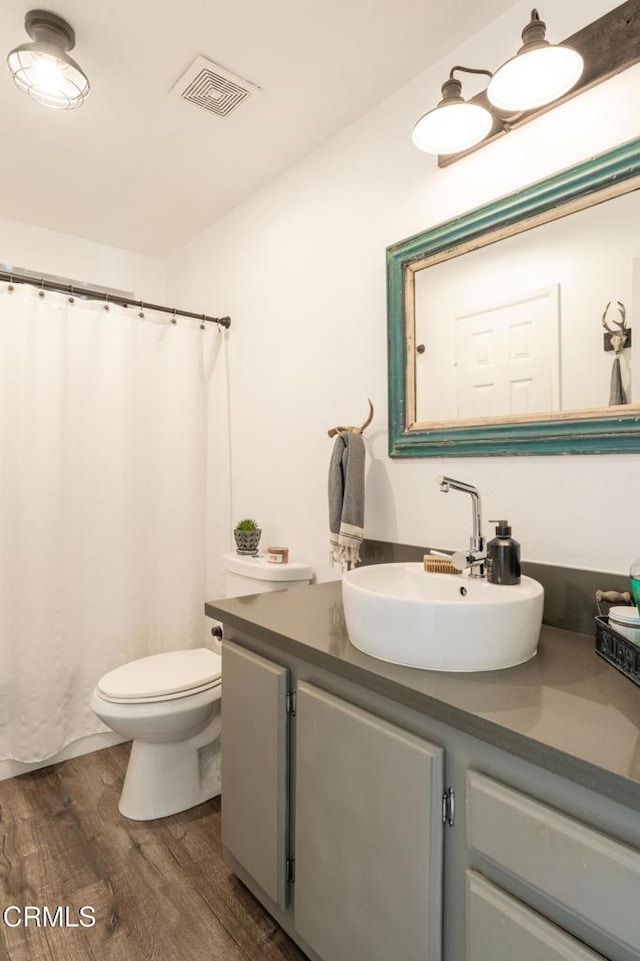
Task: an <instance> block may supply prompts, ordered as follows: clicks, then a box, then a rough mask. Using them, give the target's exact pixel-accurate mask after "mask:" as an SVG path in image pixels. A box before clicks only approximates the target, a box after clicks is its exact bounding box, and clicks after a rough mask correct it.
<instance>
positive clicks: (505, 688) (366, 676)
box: [205, 581, 640, 811]
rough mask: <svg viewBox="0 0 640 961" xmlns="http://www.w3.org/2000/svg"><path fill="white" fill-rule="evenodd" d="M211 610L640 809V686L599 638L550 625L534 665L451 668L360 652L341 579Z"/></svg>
mask: <svg viewBox="0 0 640 961" xmlns="http://www.w3.org/2000/svg"><path fill="white" fill-rule="evenodd" d="M205 611H206V613H207V614H208V615H209V616H210V617H215V618H217V619H218V620H220V621H222V622H223V623H224V624H226V625H228V626H229V627H235V628H237V629H238V630H241V631H244V632H245V633H248V634H252V635H253V636H255V637H257V638H259V639H260V640H262V641H265V642H267V643H268V644H269V645H271V646H272V648H273V650H274V656H275V653H276V652H277V651H282V652H284V653H288V654H292V655H295V656H297V657H299V658H301V659H303V660H306V661H310V662H312V663H314V664H316V665H318V666H320V667H323V668H325V669H326V670H329V671H332V672H334V673H335V674H338V675H339V676H340V677H343V678H345V679H346V680H349V681H352V682H353V683H355V684H359V685H361V686H363V687H366V688H368V689H369V690H372V691H376V692H378V693H380V694H382V695H384V696H386V697H389V698H391V699H392V700H394V701H397V702H399V703H401V704H404V705H406V706H407V707H410V708H413V709H414V710H417V711H420V712H421V713H423V714H428V715H429V716H430V717H433V718H435V719H436V720H439V721H442V722H444V723H446V724H450V725H451V726H453V727H455V728H457V729H458V730H461V731H464V732H465V733H467V734H471V735H473V736H474V737H477V738H480V739H481V740H484V741H486V742H487V743H490V744H493V745H494V746H496V747H499V748H503V749H504V750H507V751H510V752H511V753H513V754H516V755H517V756H519V757H522V758H524V759H525V760H528V761H531V762H532V763H534V764H538V765H541V766H542V767H545V768H547V769H548V770H551V771H554V772H555V773H557V774H560V775H563V776H565V777H569V778H571V779H572V780H574V781H576V782H577V783H579V784H582V785H584V786H586V787H589V788H591V789H592V790H595V791H599V792H600V793H602V794H604V795H606V796H608V797H610V798H612V799H613V800H616V801H619V802H620V803H622V804H626V805H628V806H630V807H633V808H635V809H636V810H638V811H640V688H639V687H637V686H636V685H635V684H633V683H632V682H631V681H630V680H628V679H627V678H626V677H624V676H623V675H622V674H620V672H619V671H616V670H615V668H613V667H611V666H610V665H609V664H607V663H606V662H605V661H603V660H602V658H600V657H598V655H597V654H596V653H595V642H594V637H593V636H589V635H585V634H575V633H573V632H571V631H564V630H560V629H558V628H554V627H548V626H544V627H543V629H542V634H541V637H540V645H539V648H538V653H537V655H536V656H535V657H534V658H533V660H531V661H529V662H528V663H526V664H522V665H520V666H519V667H512V668H508V669H507V670H503V671H486V672H482V673H476V674H453V673H441V672H436V671H423V670H418V669H416V668H409V667H400V666H398V665H395V664H388V663H386V662H385V661H380V660H377V659H376V658H373V657H370V656H369V655H368V654H363V653H362V652H360V651H358V650H357V649H356V648H355V647H354V646H353V645H352V644H351V643H350V641H349V637H348V635H347V632H346V628H345V624H344V617H343V613H342V600H341V586H340V582H339V581H331V582H328V583H324V584H314V585H311V586H310V587H302V588H298V589H297V590H293V591H280V592H276V593H270V594H260V595H252V596H250V597H238V598H231V599H225V600H219V601H209V602H207V604H206V605H205ZM594 630H595V628H594Z"/></svg>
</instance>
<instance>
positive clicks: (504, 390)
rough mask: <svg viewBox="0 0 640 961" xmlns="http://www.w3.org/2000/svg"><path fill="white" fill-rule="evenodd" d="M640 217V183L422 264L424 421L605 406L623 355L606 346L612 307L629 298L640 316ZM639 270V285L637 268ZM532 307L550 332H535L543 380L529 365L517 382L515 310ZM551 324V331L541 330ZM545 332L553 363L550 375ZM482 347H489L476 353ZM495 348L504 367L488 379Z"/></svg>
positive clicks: (419, 416) (419, 326) (418, 329)
mask: <svg viewBox="0 0 640 961" xmlns="http://www.w3.org/2000/svg"><path fill="white" fill-rule="evenodd" d="M638 223H640V191H633V192H631V193H628V194H623V195H622V196H619V197H614V198H612V199H610V200H608V201H607V202H606V203H600V204H595V205H594V206H592V207H588V208H587V209H584V210H579V211H577V212H575V213H573V214H572V215H571V216H570V217H561V218H559V219H557V220H553V221H551V222H548V223H544V224H541V225H539V226H537V227H536V229H534V230H528V231H525V232H523V233H519V234H516V235H514V236H511V237H507V238H505V239H503V240H502V241H501V242H500V243H490V244H486V245H485V246H481V247H479V248H478V247H476V249H471V250H469V251H466V252H465V251H463V250H461V249H460V247H458V248H456V249H455V250H454V255H453V256H451V257H450V258H449V259H446V260H443V259H441V258H440V260H439V262H437V263H435V264H434V265H432V266H429V265H428V263H425V264H424V266H420V268H419V269H417V270H416V273H415V342H416V343H417V344H420V345H424V350H423V351H421V352H420V353H419V354H418V356H417V357H416V366H415V378H416V381H415V388H416V397H415V401H416V421H417V422H418V423H429V424H434V423H437V424H439V423H441V422H448V423H451V422H455V421H458V420H460V421H463V422H464V421H471V420H472V421H474V422H475V423H481V422H482V421H483V420H485V419H486V418H497V419H498V420H501V421H502V422H504V423H506V422H508V421H509V419H510V418H518V417H519V418H521V419H522V421H523V422H526V421H530V420H531V419H532V418H533V417H535V416H538V417H540V416H543V417H544V416H545V415H551V416H553V415H556V416H557V415H559V414H560V412H561V411H562V412H565V413H567V412H569V411H574V412H576V413H583V412H585V411H589V410H591V411H597V410H606V408H607V405H608V403H609V387H610V378H611V363H612V360H613V354H612V353H610V352H605V350H604V347H603V330H602V312H603V310H604V308H605V306H606V305H607V303H608V302H609V301H611V303H612V305H614V306H615V303H616V301H621V302H622V303H624V304H625V305H626V306H627V308H628V313H627V323H628V326H630V327H631V326H632V325H633V321H634V320H635V317H636V316H637V313H636V311H635V310H629V307H630V306H631V286H632V264H633V261H634V259H637V258H638V254H639V252H640V241H639V240H638V232H637V226H636V225H637V224H638ZM633 276H634V279H635V284H636V286H637V284H638V283H639V282H640V273H639V271H638V268H635V269H634V272H633ZM532 288H533V295H538V294H539V295H543V294H544V293H545V292H547V294H548V297H547V307H548V309H549V311H550V313H549V317H548V319H544V317H543V314H544V312H545V309H546V308H545V306H544V297H543V298H542V300H541V301H540V303H539V304H538V303H537V302H536V301H535V299H534V300H530V298H531V297H532ZM549 291H553V292H554V293H552V294H549ZM560 294H561V300H560ZM554 298H555V299H556V303H555V306H552V301H553V300H554ZM527 303H528V305H529V306H528V307H527V306H526V304H527ZM489 308H490V309H489ZM529 308H531V311H532V313H531V315H530V316H531V318H533V314H534V313H535V315H536V320H535V325H536V328H539V330H540V332H541V336H540V337H537V335H535V334H533V328H531V330H530V334H531V337H532V338H533V340H531V342H530V346H531V347H533V348H534V353H535V365H534V366H535V367H536V368H537V373H536V378H535V379H536V383H534V384H532V383H530V382H527V376H529V375H527V376H525V375H524V374H523V375H522V377H521V379H520V380H518V378H519V375H518V374H515V380H516V381H517V383H513V385H512V386H511V381H512V379H513V376H514V372H515V370H517V369H518V367H519V368H521V369H522V370H523V371H524V368H525V364H524V362H522V363H520V362H518V363H517V364H514V363H513V362H512V361H510V360H508V358H509V347H508V343H507V341H506V340H505V338H506V334H504V333H502V332H501V331H502V325H503V324H504V323H505V322H506V320H507V318H509V320H510V321H511V322H513V323H514V324H516V325H517V323H519V322H520V321H521V320H522V318H523V317H527V312H528V310H529ZM558 314H559V315H560V316H561V317H562V323H561V324H559V323H558ZM554 318H555V320H554ZM546 324H549V325H550V326H549V327H548V334H545V335H542V331H543V330H544V328H545V325H546ZM554 324H555V326H554ZM485 325H486V326H485ZM490 327H491V330H492V331H493V333H492V334H491V335H489V333H488V330H489V328H490ZM483 331H484V332H485V333H484V335H482V332H483ZM520 333H523V328H520ZM514 335H515V329H514V331H512V334H511V336H512V337H513V336H514ZM545 337H547V338H548V343H547V344H546V346H547V347H549V351H548V361H549V364H550V367H549V369H548V370H547V371H546V373H543V371H542V366H541V365H542V361H543V350H542V347H543V341H544V339H545ZM466 341H468V343H464V342H466ZM490 341H493V346H492V347H491V348H490V347H489V343H490ZM521 346H522V345H521ZM476 350H480V351H481V352H482V351H484V354H482V353H481V354H480V355H479V356H478V357H475V358H474V351H476ZM456 352H457V353H458V358H457V361H458V368H457V369H455V368H454V363H455V361H456V356H455V355H456ZM632 352H633V347H632V348H631V349H625V350H624V351H623V355H622V358H621V360H622V381H623V386H624V388H625V391H626V393H627V397H628V398H630V400H631V403H632V404H637V403H638V399H637V392H636V391H634V389H633V384H632V383H631V381H632V376H631V375H632V370H631V366H632ZM489 354H491V362H492V363H493V364H494V365H495V364H496V363H497V364H498V368H499V369H498V368H495V366H494V371H493V374H495V375H496V377H497V380H495V381H493V380H492V379H491V377H488V376H487V377H485V375H488V374H489V373H490V368H491V363H489ZM498 357H500V358H501V359H500V360H499V361H498V360H497V358H498ZM476 361H481V362H476ZM532 364H533V362H532ZM465 368H466V369H465ZM532 370H533V367H532V368H531V370H530V372H529V373H530V374H531V372H532ZM476 375H479V377H478V379H477V383H475V380H476ZM545 380H546V382H547V384H546V387H545V388H544V389H541V388H542V385H543V382H544V381H545ZM560 383H561V384H562V392H561V394H562V396H560V389H559V384H560ZM491 385H493V386H491ZM459 392H460V393H461V402H460V412H458V409H457V408H458V398H457V394H458V393H459Z"/></svg>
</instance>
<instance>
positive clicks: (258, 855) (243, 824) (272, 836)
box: [222, 642, 289, 908]
mask: <svg viewBox="0 0 640 961" xmlns="http://www.w3.org/2000/svg"><path fill="white" fill-rule="evenodd" d="M223 672H224V698H223V701H222V726H223V730H224V733H223V735H222V740H223V747H222V752H223V755H222V756H223V772H222V776H223V778H224V795H223V799H222V843H223V845H224V846H225V847H226V848H227V849H228V850H229V851H230V852H231V853H232V854H233V856H234V858H236V859H237V861H238V862H239V863H240V864H241V865H242V867H243V868H244V869H245V870H246V871H247V872H248V873H249V874H250V875H251V877H252V878H255V880H256V881H257V883H258V884H259V885H260V887H261V888H262V889H263V891H265V892H266V893H267V895H268V896H269V897H270V898H271V900H272V901H273V902H274V903H275V904H277V905H278V906H279V907H280V908H284V907H285V906H286V903H287V892H288V885H287V855H288V830H289V816H288V785H289V750H288V730H287V714H286V711H287V693H288V690H289V671H288V670H287V669H286V668H285V667H281V666H280V665H278V664H273V663H271V662H270V661H268V660H267V659H266V658H264V657H259V656H258V655H257V654H253V653H252V652H251V651H247V650H244V648H241V647H237V646H236V645H235V644H228V643H226V642H225V644H224V647H223Z"/></svg>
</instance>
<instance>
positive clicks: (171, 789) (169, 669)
mask: <svg viewBox="0 0 640 961" xmlns="http://www.w3.org/2000/svg"><path fill="white" fill-rule="evenodd" d="M223 562H224V569H225V595H226V596H227V597H239V596H245V595H247V594H262V593H265V592H266V591H277V590H286V589H289V588H292V587H299V586H301V585H303V584H308V583H309V582H310V580H311V578H312V576H313V572H312V570H311V568H310V567H309V565H308V564H302V563H299V562H293V563H290V564H270V563H269V562H268V561H267V560H266V559H265V558H262V557H240V556H239V555H237V554H235V553H234V552H233V551H229V552H228V553H227V554H225V555H224V559H223ZM221 696H222V661H221V658H220V655H219V654H217V653H215V652H214V651H210V650H208V649H207V648H204V647H200V648H196V649H192V650H182V651H169V652H167V653H164V654H152V655H151V656H150V657H142V658H138V659H137V660H135V661H130V662H129V663H128V664H123V665H122V666H121V667H117V668H115V670H113V671H109V672H108V673H107V674H105V675H104V676H103V677H101V678H100V680H99V681H98V683H97V685H96V687H95V689H94V691H93V694H92V695H91V709H92V711H93V712H94V714H96V715H97V716H98V717H99V718H100V720H101V721H103V723H104V724H106V725H108V727H110V728H111V730H112V731H115V732H116V733H117V734H120V735H122V737H124V738H127V739H131V740H132V741H133V744H132V746H131V755H130V757H129V764H128V766H127V773H126V776H125V779H124V784H123V787H122V794H121V796H120V801H119V804H118V809H119V811H120V813H121V814H123V815H124V816H125V817H127V818H131V819H132V820H133V821H150V820H152V819H154V818H162V817H167V816H168V815H170V814H177V813H178V812H179V811H186V810H188V808H191V807H195V806H196V805H197V804H202V803H203V801H207V800H209V798H212V797H215V796H216V795H218V794H220V790H221V780H220V728H221V724H220V700H221Z"/></svg>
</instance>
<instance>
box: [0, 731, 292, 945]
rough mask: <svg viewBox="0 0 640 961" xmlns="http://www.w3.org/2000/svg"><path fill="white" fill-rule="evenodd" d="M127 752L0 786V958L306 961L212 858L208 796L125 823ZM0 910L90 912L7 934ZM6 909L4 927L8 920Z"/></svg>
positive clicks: (214, 831)
mask: <svg viewBox="0 0 640 961" xmlns="http://www.w3.org/2000/svg"><path fill="white" fill-rule="evenodd" d="M128 753H129V745H127V744H120V745H118V746H117V747H112V748H106V749H105V750H103V751H97V752H95V753H94V754H85V755H83V756H82V757H79V758H73V759H72V760H70V761H64V762H63V763H61V764H57V765H54V766H52V767H48V768H44V769H42V770H40V771H35V772H33V773H31V774H23V775H22V776H21V777H18V778H13V779H10V780H6V781H0V961H222V959H224V961H306V958H305V955H304V954H302V952H301V951H300V950H299V949H298V948H297V947H296V945H295V944H294V943H293V942H292V941H291V940H290V939H289V938H288V937H287V935H286V934H285V933H284V931H282V929H281V928H280V927H279V926H278V925H277V924H276V922H275V921H274V920H273V919H272V918H271V917H270V916H269V915H268V914H267V913H266V912H265V911H264V909H263V908H262V906H261V905H260V904H259V903H258V902H257V901H256V900H255V898H254V897H253V895H251V894H250V892H249V891H248V890H247V889H246V888H245V887H244V885H243V884H242V883H241V882H240V881H239V880H238V879H237V878H236V877H235V875H233V874H232V873H231V872H230V870H229V869H228V868H227V867H226V865H225V864H224V862H223V860H222V850H221V844H220V799H219V798H216V799H215V800H213V801H208V802H207V803H206V804H202V805H200V806H199V807H197V808H193V809H192V810H191V811H185V812H184V813H183V814H177V815H174V816H173V817H171V818H162V819H159V820H157V821H146V822H136V821H129V820H127V819H126V818H124V817H122V815H121V814H120V813H119V812H118V798H119V795H120V788H121V784H122V778H123V776H124V772H125V769H126V764H127V759H128ZM9 905H16V906H20V907H23V906H25V905H33V906H39V907H40V908H42V907H43V906H45V905H47V906H48V907H49V909H50V911H51V913H52V914H53V913H54V912H55V909H56V908H57V906H58V905H62V906H63V908H64V907H65V906H68V907H69V919H70V920H71V921H75V922H79V920H80V919H79V916H78V912H79V909H80V907H82V906H84V905H90V906H92V907H93V908H95V917H96V924H95V926H94V927H91V928H89V927H86V928H85V927H81V926H79V927H75V928H65V927H50V926H47V927H43V926H39V927H38V926H34V925H33V924H29V926H28V927H26V928H25V927H24V926H20V927H15V928H13V927H10V926H8V925H7V924H3V922H2V912H3V911H4V909H5V908H6V907H7V906H9ZM17 917H18V916H17V913H16V912H15V911H13V912H10V914H9V920H10V921H12V922H14V921H15V920H16V919H17Z"/></svg>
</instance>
